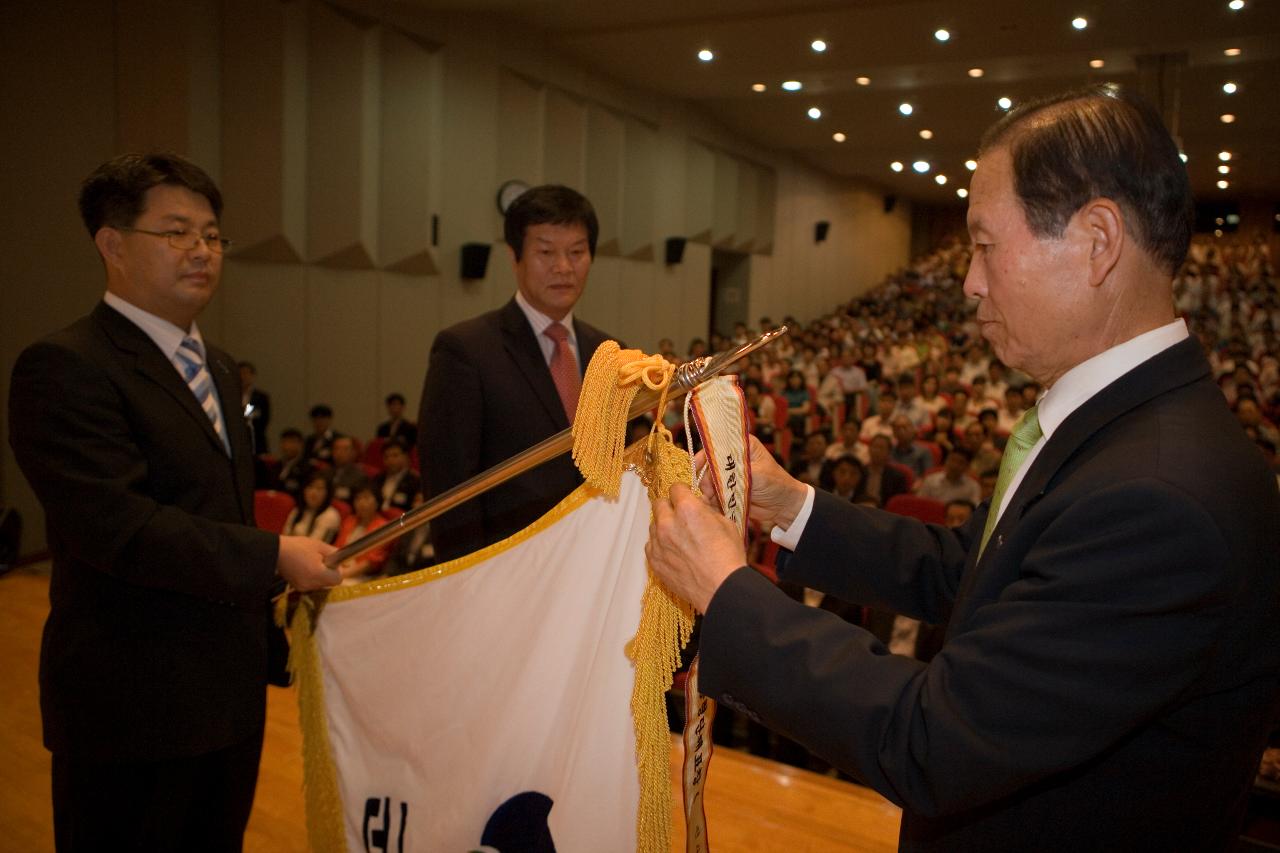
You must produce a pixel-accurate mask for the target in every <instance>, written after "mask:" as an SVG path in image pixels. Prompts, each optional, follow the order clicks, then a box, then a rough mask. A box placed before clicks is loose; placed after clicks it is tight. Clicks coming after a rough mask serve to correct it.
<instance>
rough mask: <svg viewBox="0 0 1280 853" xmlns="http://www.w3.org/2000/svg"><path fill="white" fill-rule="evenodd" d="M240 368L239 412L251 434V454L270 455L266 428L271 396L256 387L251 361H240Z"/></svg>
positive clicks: (269, 423) (256, 376)
mask: <svg viewBox="0 0 1280 853" xmlns="http://www.w3.org/2000/svg"><path fill="white" fill-rule="evenodd" d="M238 367H239V368H240V411H241V412H242V413H243V414H244V419H245V420H246V421H248V423H249V430H250V432H252V433H253V452H254V453H270V452H271V447H270V445H269V443H268V442H267V428H268V427H270V426H271V395H270V394H268V393H267V392H266V391H263V390H262V389H261V388H259V387H257V382H258V368H256V367H254V365H253V362H251V361H242V362H240V364H239V365H238Z"/></svg>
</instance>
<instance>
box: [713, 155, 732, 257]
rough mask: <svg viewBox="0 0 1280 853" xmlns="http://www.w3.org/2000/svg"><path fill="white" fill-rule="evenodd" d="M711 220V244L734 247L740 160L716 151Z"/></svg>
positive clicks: (719, 246)
mask: <svg viewBox="0 0 1280 853" xmlns="http://www.w3.org/2000/svg"><path fill="white" fill-rule="evenodd" d="M714 205H715V206H714V209H713V211H712V221H711V245H713V246H716V247H717V248H724V249H732V248H733V247H734V243H735V234H736V232H737V229H738V161H737V160H736V159H735V158H733V157H731V156H730V155H728V154H725V153H724V152H723V151H716V152H715V195H714Z"/></svg>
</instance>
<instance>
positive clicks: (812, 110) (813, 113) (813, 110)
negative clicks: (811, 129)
mask: <svg viewBox="0 0 1280 853" xmlns="http://www.w3.org/2000/svg"><path fill="white" fill-rule="evenodd" d="M809 118H813V119H818V118H822V110H820V109H818V108H817V107H809Z"/></svg>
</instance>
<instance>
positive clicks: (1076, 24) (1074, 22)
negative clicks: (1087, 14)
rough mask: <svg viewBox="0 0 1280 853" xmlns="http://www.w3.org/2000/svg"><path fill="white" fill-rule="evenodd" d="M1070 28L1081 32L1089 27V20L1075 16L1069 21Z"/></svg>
mask: <svg viewBox="0 0 1280 853" xmlns="http://www.w3.org/2000/svg"><path fill="white" fill-rule="evenodd" d="M1071 26H1072V27H1073V28H1075V29H1077V30H1083V29H1084V28H1085V27H1087V26H1089V20H1088V19H1087V18H1083V17H1080V16H1078V15H1077V16H1076V17H1074V18H1072V19H1071Z"/></svg>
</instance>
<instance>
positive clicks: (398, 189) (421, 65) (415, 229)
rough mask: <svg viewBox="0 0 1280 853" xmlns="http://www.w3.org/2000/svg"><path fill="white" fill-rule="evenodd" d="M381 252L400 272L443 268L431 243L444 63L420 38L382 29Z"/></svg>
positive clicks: (389, 265)
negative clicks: (438, 264)
mask: <svg viewBox="0 0 1280 853" xmlns="http://www.w3.org/2000/svg"><path fill="white" fill-rule="evenodd" d="M381 70H382V79H381V99H382V101H381V109H380V110H379V114H380V118H381V128H380V134H379V137H380V139H379V144H380V147H379V157H378V163H379V182H378V253H379V262H380V264H381V266H383V267H385V268H386V269H389V270H393V271H396V272H402V273H410V274H415V275H432V274H435V273H437V272H439V268H438V267H437V264H436V257H435V252H434V251H433V249H432V245H431V214H432V212H433V203H434V201H435V195H436V194H435V193H434V192H433V191H432V190H433V186H432V180H433V179H434V178H435V175H434V171H435V169H436V168H438V160H439V157H438V152H439V145H438V142H437V140H438V130H439V125H440V117H439V91H438V88H439V83H440V73H439V63H438V61H437V59H436V57H435V55H434V53H433V52H432V51H430V50H428V49H427V48H426V47H424V46H423V45H422V44H421V43H420V42H418V41H416V40H414V39H411V38H409V37H408V36H406V35H404V34H403V33H401V32H399V31H397V30H393V29H390V28H383V30H382V56H381Z"/></svg>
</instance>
